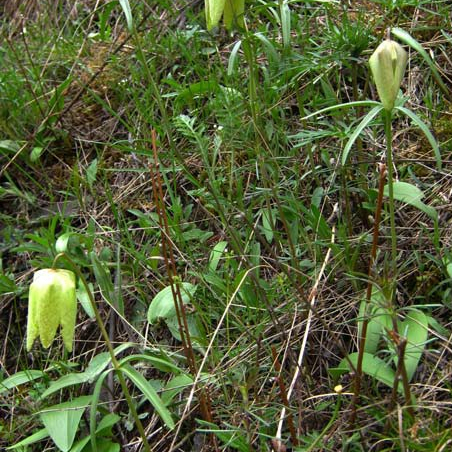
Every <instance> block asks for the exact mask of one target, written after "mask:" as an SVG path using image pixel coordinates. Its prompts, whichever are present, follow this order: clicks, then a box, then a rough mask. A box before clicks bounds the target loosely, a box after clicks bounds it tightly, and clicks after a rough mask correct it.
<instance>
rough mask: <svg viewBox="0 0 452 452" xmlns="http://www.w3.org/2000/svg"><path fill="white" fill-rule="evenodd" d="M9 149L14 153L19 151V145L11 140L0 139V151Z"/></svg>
mask: <svg viewBox="0 0 452 452" xmlns="http://www.w3.org/2000/svg"><path fill="white" fill-rule="evenodd" d="M2 150H4V151H9V152H12V153H13V154H15V153H16V152H19V150H20V145H19V144H18V143H16V142H15V141H11V140H2V141H0V151H2Z"/></svg>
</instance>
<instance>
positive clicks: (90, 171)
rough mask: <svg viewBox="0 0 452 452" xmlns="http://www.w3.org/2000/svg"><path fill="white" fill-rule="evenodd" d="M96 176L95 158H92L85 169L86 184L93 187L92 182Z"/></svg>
mask: <svg viewBox="0 0 452 452" xmlns="http://www.w3.org/2000/svg"><path fill="white" fill-rule="evenodd" d="M96 176H97V159H94V160H93V161H92V162H91V163H90V165H89V166H88V168H87V170H86V182H88V185H89V186H90V187H91V188H93V184H94V182H96Z"/></svg>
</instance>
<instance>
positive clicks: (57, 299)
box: [27, 268, 77, 351]
mask: <svg viewBox="0 0 452 452" xmlns="http://www.w3.org/2000/svg"><path fill="white" fill-rule="evenodd" d="M76 317H77V298H76V293H75V274H74V273H73V272H71V271H69V270H62V269H53V268H46V269H43V270H38V271H37V272H36V273H35V275H34V277H33V282H32V284H31V286H30V293H29V297H28V324H27V350H30V349H31V347H32V346H33V342H34V340H35V339H36V338H37V337H40V338H41V344H42V345H43V347H45V348H48V347H49V346H50V344H51V343H52V341H53V339H54V338H55V334H56V331H57V329H58V326H60V325H61V336H62V337H63V343H64V346H65V347H66V349H67V350H68V351H72V341H73V339H74V331H75V320H76Z"/></svg>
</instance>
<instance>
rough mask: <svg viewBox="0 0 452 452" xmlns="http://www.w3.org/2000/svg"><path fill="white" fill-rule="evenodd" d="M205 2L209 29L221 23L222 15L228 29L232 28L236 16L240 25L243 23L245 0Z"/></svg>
mask: <svg viewBox="0 0 452 452" xmlns="http://www.w3.org/2000/svg"><path fill="white" fill-rule="evenodd" d="M204 4H205V11H206V22H207V29H208V30H211V29H212V28H214V27H216V26H217V25H218V24H219V22H220V19H221V16H223V21H224V26H225V27H226V29H227V30H231V28H232V25H233V22H234V18H236V20H237V22H238V23H239V24H240V25H241V24H242V23H243V12H244V10H245V0H205V2H204Z"/></svg>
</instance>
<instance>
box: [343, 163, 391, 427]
mask: <svg viewBox="0 0 452 452" xmlns="http://www.w3.org/2000/svg"><path fill="white" fill-rule="evenodd" d="M385 176H386V165H385V164H384V163H381V164H380V180H379V184H378V197H377V206H376V208H375V222H374V230H373V239H372V249H371V252H370V259H369V269H368V273H367V275H368V280H367V291H366V309H365V312H364V318H363V320H362V322H363V323H362V328H361V337H360V338H359V344H358V361H357V363H356V372H355V381H354V391H353V399H352V411H351V415H350V424H351V426H352V427H353V426H354V424H355V421H356V409H357V404H358V399H359V394H360V391H361V379H362V373H363V357H364V346H365V345H366V335H367V325H368V324H369V319H368V317H367V313H368V307H369V304H370V300H371V297H372V286H373V284H372V274H373V272H374V264H375V258H376V256H377V248H378V238H379V233H380V220H381V211H382V206H383V189H384V183H385Z"/></svg>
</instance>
